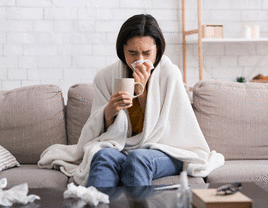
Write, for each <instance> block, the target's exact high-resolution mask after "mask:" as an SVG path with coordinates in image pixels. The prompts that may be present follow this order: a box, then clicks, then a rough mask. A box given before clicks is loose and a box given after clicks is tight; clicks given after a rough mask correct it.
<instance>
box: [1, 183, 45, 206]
mask: <svg viewBox="0 0 268 208" xmlns="http://www.w3.org/2000/svg"><path fill="white" fill-rule="evenodd" d="M6 186H7V179H6V178H2V179H1V180H0V205H2V206H12V205H13V204H15V203H19V204H24V205H25V204H28V203H29V202H30V203H31V202H34V201H35V200H36V199H40V197H39V196H37V195H34V194H32V195H29V196H27V194H28V191H29V189H28V184H27V183H23V184H20V185H18V186H14V187H12V188H10V189H9V190H2V189H4V188H6Z"/></svg>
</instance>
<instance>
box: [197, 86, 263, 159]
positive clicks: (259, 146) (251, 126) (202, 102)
mask: <svg viewBox="0 0 268 208" xmlns="http://www.w3.org/2000/svg"><path fill="white" fill-rule="evenodd" d="M193 106H194V111H195V114H196V117H197V120H198V122H199V124H200V127H201V129H202V132H203V134H204V136H205V138H206V140H207V142H208V144H209V146H210V148H211V149H212V150H216V151H218V152H220V153H222V154H223V155H224V156H225V158H226V159H267V158H268V139H267V135H268V116H267V115H268V85H267V84H258V83H244V84H241V83H227V82H219V81H200V82H198V83H197V84H196V85H195V86H194V89H193Z"/></svg>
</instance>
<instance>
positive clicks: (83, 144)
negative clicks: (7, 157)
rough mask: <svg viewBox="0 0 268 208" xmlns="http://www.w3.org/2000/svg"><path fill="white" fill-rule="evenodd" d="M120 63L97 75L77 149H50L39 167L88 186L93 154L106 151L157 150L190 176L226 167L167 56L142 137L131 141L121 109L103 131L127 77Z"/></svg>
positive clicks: (152, 84) (152, 85) (154, 80)
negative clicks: (118, 82) (116, 88)
mask: <svg viewBox="0 0 268 208" xmlns="http://www.w3.org/2000/svg"><path fill="white" fill-rule="evenodd" d="M126 70H127V69H126V67H125V66H124V64H123V63H122V62H121V61H118V62H116V63H115V64H113V65H111V66H109V67H107V68H105V69H103V70H101V71H100V72H98V74H97V75H96V77H95V79H94V85H95V98H94V102H93V107H92V111H91V116H90V117H89V119H88V120H87V122H86V124H85V125H84V127H83V129H82V132H81V135H80V138H79V141H78V144H77V145H72V146H70V145H69V146H67V145H60V144H56V145H52V146H51V147H49V148H47V149H46V150H45V151H44V152H43V153H42V155H41V159H40V161H39V162H38V165H39V167H41V168H60V170H61V171H62V172H63V173H64V174H66V175H67V176H74V180H75V181H76V182H77V183H78V184H81V185H86V183H87V179H88V173H89V171H90V163H91V160H92V157H93V155H94V154H95V153H96V152H97V151H99V150H100V149H102V148H115V149H118V150H119V151H126V152H128V151H131V150H133V149H137V148H149V149H158V150H161V151H163V152H165V153H167V154H168V155H171V156H173V157H174V158H177V159H179V160H181V161H183V162H184V164H186V167H187V173H188V175H191V176H200V177H205V176H207V175H208V174H209V173H210V172H211V171H212V170H214V169H216V168H218V167H220V166H222V165H223V164H224V157H223V155H222V154H220V153H216V152H215V151H210V149H209V147H208V144H207V142H206V140H205V138H204V136H203V134H202V132H201V129H200V127H199V125H198V122H197V120H196V117H195V115H194V112H193V109H192V107H191V103H190V101H189V98H188V96H187V93H186V91H185V88H184V85H183V82H182V75H181V72H180V70H179V68H178V67H177V66H176V65H174V64H172V62H171V61H170V60H169V58H168V57H166V56H163V57H162V60H161V62H160V63H159V65H158V66H157V67H156V68H155V70H154V72H153V73H152V76H151V78H150V80H149V90H148V95H147V104H146V112H145V118H144V126H143V132H142V133H140V134H138V135H136V136H134V137H131V132H132V130H131V124H130V120H129V116H128V111H127V110H121V111H120V112H119V114H118V115H117V117H116V119H115V121H114V123H113V124H112V125H111V126H110V127H109V128H108V129H107V131H106V132H104V109H105V107H106V105H107V104H108V102H109V100H110V96H111V95H112V94H113V93H114V92H113V85H114V81H113V80H114V79H115V78H120V77H125V76H126Z"/></svg>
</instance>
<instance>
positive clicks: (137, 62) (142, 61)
mask: <svg viewBox="0 0 268 208" xmlns="http://www.w3.org/2000/svg"><path fill="white" fill-rule="evenodd" d="M144 62H148V63H149V64H150V65H151V68H152V69H153V68H154V65H153V63H152V62H151V61H150V60H149V59H145V60H138V61H135V62H134V63H132V64H131V66H132V67H133V69H135V67H136V64H139V63H141V64H142V63H144Z"/></svg>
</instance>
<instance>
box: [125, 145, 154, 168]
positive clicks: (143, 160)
mask: <svg viewBox="0 0 268 208" xmlns="http://www.w3.org/2000/svg"><path fill="white" fill-rule="evenodd" d="M143 151H145V150H143V149H137V150H134V151H132V152H131V153H129V155H128V157H127V161H126V162H127V164H128V165H133V166H136V165H137V163H138V164H144V165H146V166H148V165H149V166H150V164H151V162H150V160H149V159H148V158H147V157H146V156H145V155H144V154H142V153H143Z"/></svg>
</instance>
